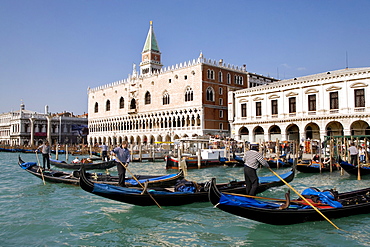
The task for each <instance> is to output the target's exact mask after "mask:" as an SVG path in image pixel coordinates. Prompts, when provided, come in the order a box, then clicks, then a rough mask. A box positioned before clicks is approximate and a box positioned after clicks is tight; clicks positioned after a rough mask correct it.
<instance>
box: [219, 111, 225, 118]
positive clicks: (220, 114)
mask: <svg viewBox="0 0 370 247" xmlns="http://www.w3.org/2000/svg"><path fill="white" fill-rule="evenodd" d="M219 116H220V118H223V117H224V111H223V110H220V111H219Z"/></svg>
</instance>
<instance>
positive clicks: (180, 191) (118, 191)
mask: <svg viewBox="0 0 370 247" xmlns="http://www.w3.org/2000/svg"><path fill="white" fill-rule="evenodd" d="M280 176H282V177H284V178H285V179H286V181H288V182H290V181H292V180H293V178H294V170H292V171H290V172H287V173H285V174H281V175H280ZM259 179H260V185H259V187H258V189H257V193H260V192H263V191H265V190H267V189H269V188H271V187H274V186H281V185H283V182H281V181H280V179H278V178H277V177H276V176H269V177H260V178H259ZM143 186H144V188H145V189H143V188H134V189H133V188H126V187H119V186H113V185H109V184H97V183H94V182H92V181H91V180H89V179H87V178H86V177H85V176H84V172H82V173H81V179H80V187H81V188H82V189H83V190H85V191H87V192H89V193H92V194H95V195H98V196H102V197H105V198H108V199H111V200H115V201H119V202H123V203H129V204H134V205H139V206H152V205H156V203H155V201H156V202H158V204H159V205H161V206H178V205H185V204H190V203H195V202H207V201H208V192H207V191H208V185H207V183H195V182H191V181H185V182H183V181H181V182H180V183H179V184H177V185H176V186H173V187H170V188H155V187H151V186H145V185H143ZM217 187H218V188H219V189H220V190H221V191H227V192H232V193H245V183H244V181H239V182H236V181H232V182H230V183H224V184H218V185H217ZM148 193H150V195H149V194H148ZM153 198H154V199H155V201H154V200H153Z"/></svg>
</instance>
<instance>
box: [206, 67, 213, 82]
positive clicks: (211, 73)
mask: <svg viewBox="0 0 370 247" xmlns="http://www.w3.org/2000/svg"><path fill="white" fill-rule="evenodd" d="M207 78H208V79H211V80H214V79H215V72H214V71H213V70H211V69H209V70H207Z"/></svg>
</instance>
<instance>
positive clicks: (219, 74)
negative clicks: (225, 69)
mask: <svg viewBox="0 0 370 247" xmlns="http://www.w3.org/2000/svg"><path fill="white" fill-rule="evenodd" d="M218 82H222V71H220V72H218Z"/></svg>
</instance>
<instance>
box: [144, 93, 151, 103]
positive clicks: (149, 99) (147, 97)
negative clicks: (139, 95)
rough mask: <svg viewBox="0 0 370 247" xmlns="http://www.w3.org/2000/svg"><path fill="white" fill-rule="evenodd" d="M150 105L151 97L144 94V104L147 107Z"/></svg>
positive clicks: (148, 94)
mask: <svg viewBox="0 0 370 247" xmlns="http://www.w3.org/2000/svg"><path fill="white" fill-rule="evenodd" d="M150 103H151V96H150V93H149V92H146V93H145V104H146V105H149V104H150Z"/></svg>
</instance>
